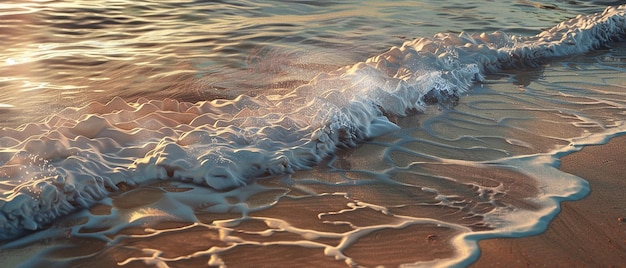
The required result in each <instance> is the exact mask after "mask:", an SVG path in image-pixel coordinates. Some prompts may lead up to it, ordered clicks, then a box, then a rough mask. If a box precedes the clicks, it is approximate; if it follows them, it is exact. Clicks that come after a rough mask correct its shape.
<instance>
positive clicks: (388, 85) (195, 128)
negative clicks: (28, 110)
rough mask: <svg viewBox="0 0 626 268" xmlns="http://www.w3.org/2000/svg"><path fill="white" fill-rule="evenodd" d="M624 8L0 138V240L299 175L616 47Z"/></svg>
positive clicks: (68, 118) (60, 120)
mask: <svg viewBox="0 0 626 268" xmlns="http://www.w3.org/2000/svg"><path fill="white" fill-rule="evenodd" d="M625 32H626V6H619V7H608V8H607V9H606V10H605V11H604V12H603V13H601V14H594V15H586V16H582V15H581V16H578V17H576V18H574V19H571V20H568V21H565V22H563V23H561V24H559V25H557V26H555V27H553V28H551V29H549V30H547V31H544V32H542V33H540V34H538V35H536V36H532V37H518V36H508V35H507V34H505V33H502V32H495V33H492V34H484V33H483V34H477V35H470V34H466V33H461V34H459V35H454V34H438V35H436V36H434V37H432V38H420V39H416V40H413V41H409V42H406V43H404V44H403V45H402V46H401V47H394V48H392V49H390V50H389V51H387V52H385V53H383V54H381V55H378V56H375V57H372V58H370V59H368V60H367V61H365V62H361V63H358V64H355V65H353V66H349V67H345V68H342V69H339V70H337V71H335V72H332V73H329V74H322V75H319V76H318V77H316V78H315V79H313V80H312V81H311V82H310V83H309V84H307V85H304V86H301V87H299V88H296V89H295V90H294V91H292V92H291V93H289V94H286V95H285V96H281V97H276V96H259V97H254V98H253V97H248V96H240V97H238V98H236V99H235V100H214V101H205V102H198V103H186V102H178V101H175V100H169V99H168V100H163V101H156V100H152V101H148V100H139V101H138V102H137V103H127V102H125V101H123V100H122V99H120V98H115V99H113V100H112V101H111V102H109V103H107V104H100V103H92V104H89V105H87V106H85V107H81V108H68V109H66V110H64V111H63V112H61V113H59V114H56V115H53V116H51V117H50V118H48V119H47V120H46V121H45V122H42V123H38V124H28V125H25V126H22V127H21V128H19V129H2V130H0V132H1V133H0V176H1V178H2V179H1V181H0V189H1V190H2V196H1V197H0V239H11V238H15V237H17V236H19V235H22V234H23V233H25V232H27V231H34V230H37V229H40V228H44V227H45V226H46V225H47V224H49V223H50V222H52V221H53V220H54V219H55V218H57V217H60V216H63V215H67V214H69V213H71V212H72V211H75V210H76V209H79V208H84V207H89V206H90V205H91V204H93V203H94V202H95V201H97V200H100V199H102V198H103V197H105V196H107V195H108V194H109V193H110V192H112V191H116V190H118V189H119V187H120V185H122V184H129V185H135V184H141V183H146V182H147V181H150V180H155V179H161V180H180V181H185V182H193V183H197V184H200V185H207V186H209V187H212V188H215V189H218V190H226V189H230V188H234V187H238V186H241V185H245V184H247V183H250V182H251V181H252V180H254V179H255V178H259V177H262V176H265V175H271V174H284V173H290V172H293V171H294V170H301V169H307V168H310V167H311V166H313V165H315V164H317V163H319V162H320V161H321V159H322V158H324V157H326V156H328V155H330V154H333V152H334V151H335V150H336V148H337V147H349V146H353V145H354V144H356V143H358V142H359V141H361V140H364V139H368V138H372V137H376V136H380V135H383V134H385V133H388V132H389V131H393V130H395V129H397V128H398V127H397V126H396V125H395V124H393V123H391V122H390V121H389V120H388V119H387V117H386V115H394V116H404V115H406V114H407V113H410V112H414V111H419V110H421V109H423V108H424V106H425V105H427V104H429V103H434V102H449V101H452V102H453V101H455V100H456V99H457V98H458V97H459V94H460V93H461V92H463V91H465V90H466V89H468V88H469V87H470V86H471V85H472V84H473V83H475V82H477V81H480V80H481V77H482V75H483V74H485V73H489V72H495V71H498V70H501V69H503V68H516V67H520V66H536V65H539V64H541V63H543V62H544V61H546V60H548V59H550V58H554V57H562V56H566V55H572V54H578V53H584V52H587V51H590V50H593V49H597V48H599V47H602V46H606V45H609V44H610V43H611V42H614V41H617V40H619V39H621V38H622V37H624V34H625Z"/></svg>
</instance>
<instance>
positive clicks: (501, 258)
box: [470, 135, 626, 267]
mask: <svg viewBox="0 0 626 268" xmlns="http://www.w3.org/2000/svg"><path fill="white" fill-rule="evenodd" d="M559 169H561V170H562V171H564V172H567V173H571V174H574V175H576V176H579V177H581V178H583V179H585V180H587V181H588V182H589V184H590V188H591V193H590V194H589V195H588V196H587V197H585V198H583V199H581V200H578V201H566V202H562V203H561V212H559V214H558V215H557V216H556V218H555V219H554V220H553V221H552V222H550V224H549V226H548V229H547V230H546V231H545V232H544V233H542V234H539V235H535V236H531V237H522V238H495V239H486V240H482V241H480V242H479V245H480V249H481V256H480V257H479V259H478V260H477V261H476V262H475V263H473V264H472V265H471V266H470V267H504V266H506V267H621V266H624V265H626V135H624V136H619V137H615V138H612V139H611V140H609V142H608V143H606V144H603V145H591V146H586V147H584V148H583V149H582V150H580V151H578V152H574V153H571V154H569V155H566V156H564V157H562V158H561V166H560V167H559Z"/></svg>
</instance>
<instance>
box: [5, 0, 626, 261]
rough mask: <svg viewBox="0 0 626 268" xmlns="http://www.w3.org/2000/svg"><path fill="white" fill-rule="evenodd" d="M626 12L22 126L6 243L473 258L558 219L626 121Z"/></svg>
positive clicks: (189, 254)
mask: <svg viewBox="0 0 626 268" xmlns="http://www.w3.org/2000/svg"><path fill="white" fill-rule="evenodd" d="M625 9H626V7H624V6H622V7H619V8H608V9H606V11H604V13H602V14H597V15H589V16H579V17H577V18H575V19H573V20H570V21H566V22H564V23H562V24H559V25H557V26H555V27H553V28H550V29H549V30H547V31H544V32H542V33H541V34H539V35H536V36H531V37H519V36H510V35H507V34H505V33H502V32H496V33H493V34H475V35H469V34H465V33H462V34H438V35H436V36H434V37H433V38H419V39H415V40H412V41H407V42H406V43H404V45H403V46H402V47H399V48H398V47H394V48H392V49H390V50H388V51H387V52H385V53H383V54H381V55H379V56H375V57H372V58H370V59H369V60H367V61H364V62H360V63H357V64H354V65H351V66H347V67H343V68H340V69H338V70H335V71H329V72H327V73H322V74H320V75H318V76H316V77H315V78H313V79H311V80H310V81H309V82H307V83H296V84H303V85H300V86H299V87H297V88H296V89H294V90H292V91H284V92H281V93H284V94H277V92H271V93H267V92H265V93H262V94H261V93H260V94H250V95H256V96H248V95H239V96H238V97H236V98H234V99H233V100H223V99H216V100H210V101H197V102H186V101H180V100H174V99H163V100H148V99H145V98H138V99H137V100H136V101H132V102H131V101H127V100H124V99H122V98H113V99H112V100H111V101H109V102H108V103H106V104H102V103H99V102H93V103H90V104H88V105H85V106H81V107H80V108H66V109H64V110H62V111H60V112H59V113H55V114H53V115H51V116H50V117H48V118H47V119H46V120H44V121H41V122H40V123H31V124H27V125H23V126H21V127H19V128H4V129H2V130H0V131H1V132H2V135H1V136H0V149H1V150H0V163H1V164H2V166H0V174H2V181H1V184H0V189H1V190H2V200H0V201H1V203H0V211H1V214H0V228H2V232H1V233H0V239H4V240H5V241H6V242H5V243H3V245H2V251H0V256H1V257H2V259H3V262H6V263H9V264H17V263H24V264H25V265H31V266H47V265H57V266H69V265H86V264H91V265H96V266H111V265H116V264H117V265H128V266H143V265H146V264H151V265H168V266H172V267H175V266H180V267H183V266H186V267H188V266H194V265H206V264H209V265H215V266H218V265H222V264H225V265H228V266H242V265H245V264H249V263H255V262H259V261H264V262H266V263H271V264H273V263H274V261H271V260H275V262H279V263H281V264H284V265H285V266H291V265H293V266H296V265H320V266H321V265H326V266H345V265H364V266H375V265H389V266H395V265H399V264H410V263H416V262H420V263H421V264H424V265H435V264H438V265H450V264H467V263H468V262H471V261H472V260H474V259H475V258H476V257H477V254H478V250H477V240H478V239H482V238H486V237H493V236H520V235H529V234H534V233H538V232H541V231H542V230H544V229H545V227H546V225H547V223H548V221H549V220H550V219H551V218H552V217H554V215H555V213H556V212H558V209H557V208H558V202H559V201H561V200H563V199H576V198H581V197H583V196H584V195H585V194H586V193H587V191H588V188H587V185H586V182H585V181H583V180H581V179H580V178H578V177H575V176H572V175H569V174H566V173H562V172H559V171H558V170H557V169H556V167H557V166H558V157H560V156H561V155H563V154H566V153H569V152H571V151H573V150H576V149H579V148H580V146H582V145H584V144H586V143H598V142H602V141H604V140H606V139H607V137H609V136H611V135H620V134H623V133H624V132H625V128H624V126H623V120H624V116H625V115H626V112H625V107H626V100H625V99H626V94H625V93H624V88H625V87H626V84H624V81H623V79H621V76H622V74H623V70H624V68H623V62H624V58H625V56H624V48H623V45H622V44H619V43H616V44H615V43H614V42H615V41H618V40H619V39H620V38H621V37H623V35H624V29H626V28H625V27H624V24H626V23H625V21H626V17H625V15H624V12H625V11H624V10H625ZM610 44H615V48H613V49H603V48H604V46H605V45H610ZM595 49H603V50H600V51H597V52H594V53H596V54H591V55H582V54H581V53H584V52H588V51H591V50H595ZM570 55H579V56H578V57H579V58H576V57H573V58H567V59H566V58H563V57H564V56H570ZM544 68H545V69H544ZM183 80H185V81H187V80H186V79H183ZM466 90H469V91H470V92H471V93H470V94H466V93H465V92H466ZM9 109H11V108H9ZM418 112H419V115H415V114H416V113H418ZM35 230H37V232H32V231H35ZM18 238H19V239H18ZM268 260H269V261H268Z"/></svg>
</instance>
